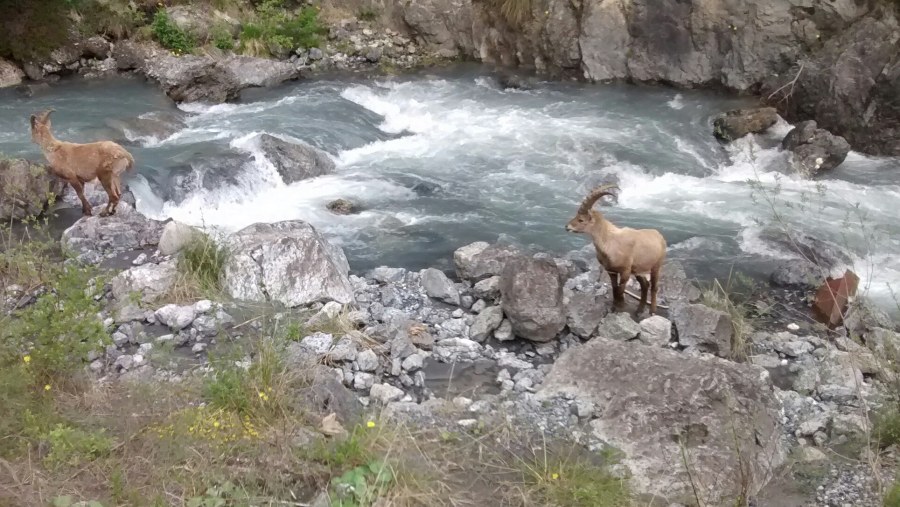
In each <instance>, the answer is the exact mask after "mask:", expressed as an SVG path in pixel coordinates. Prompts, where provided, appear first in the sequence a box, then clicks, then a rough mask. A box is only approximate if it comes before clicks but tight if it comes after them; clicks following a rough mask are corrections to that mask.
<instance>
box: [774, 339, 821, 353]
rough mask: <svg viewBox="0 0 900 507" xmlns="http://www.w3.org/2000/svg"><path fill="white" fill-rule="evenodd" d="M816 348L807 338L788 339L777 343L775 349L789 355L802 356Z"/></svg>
mask: <svg viewBox="0 0 900 507" xmlns="http://www.w3.org/2000/svg"><path fill="white" fill-rule="evenodd" d="M814 349H815V347H814V346H813V344H812V343H809V342H808V341H806V340H788V341H781V342H778V343H776V344H775V350H776V351H777V352H781V353H782V354H784V355H786V356H789V357H800V356H802V355H803V354H809V353H810V352H812V351H813V350H814Z"/></svg>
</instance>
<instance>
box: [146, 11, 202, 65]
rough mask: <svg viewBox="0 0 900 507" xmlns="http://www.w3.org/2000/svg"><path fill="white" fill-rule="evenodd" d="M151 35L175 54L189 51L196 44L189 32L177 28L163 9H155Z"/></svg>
mask: <svg viewBox="0 0 900 507" xmlns="http://www.w3.org/2000/svg"><path fill="white" fill-rule="evenodd" d="M151 26H152V28H153V36H154V37H155V38H156V40H157V41H159V43H160V44H162V46H163V47H164V48H166V49H168V50H170V51H172V52H173V53H175V54H176V55H180V54H184V53H190V52H191V50H193V49H194V46H196V42H195V41H194V38H193V37H192V36H191V34H189V33H187V32H185V31H184V30H182V29H181V28H178V26H177V25H175V23H173V22H172V20H171V19H169V15H168V14H167V13H166V11H165V9H160V10H158V11H156V15H155V16H154V17H153V24H152V25H151Z"/></svg>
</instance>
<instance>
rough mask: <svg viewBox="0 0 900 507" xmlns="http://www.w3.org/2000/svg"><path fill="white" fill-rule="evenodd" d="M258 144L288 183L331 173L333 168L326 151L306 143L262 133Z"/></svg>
mask: <svg viewBox="0 0 900 507" xmlns="http://www.w3.org/2000/svg"><path fill="white" fill-rule="evenodd" d="M259 146H260V148H261V149H262V150H263V152H265V154H266V158H267V159H268V160H269V161H270V162H272V164H273V165H274V166H275V168H276V169H278V172H279V173H280V174H281V178H282V179H283V180H284V182H285V183H288V184H290V183H293V182H295V181H301V180H305V179H309V178H314V177H316V176H322V175H325V174H331V173H332V172H333V171H334V168H335V165H334V161H333V160H331V157H329V156H328V154H327V153H325V152H324V151H322V150H320V149H318V148H315V147H313V146H310V145H308V144H306V143H299V142H289V141H285V140H283V139H279V138H277V137H274V136H270V135H269V134H262V135H261V136H259Z"/></svg>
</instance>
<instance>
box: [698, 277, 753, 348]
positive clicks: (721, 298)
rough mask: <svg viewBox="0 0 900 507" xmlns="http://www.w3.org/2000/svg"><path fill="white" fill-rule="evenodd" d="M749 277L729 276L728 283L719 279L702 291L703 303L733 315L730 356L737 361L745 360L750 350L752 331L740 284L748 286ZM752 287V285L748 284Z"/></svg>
mask: <svg viewBox="0 0 900 507" xmlns="http://www.w3.org/2000/svg"><path fill="white" fill-rule="evenodd" d="M747 280H748V279H745V278H744V277H741V276H735V277H729V280H728V282H727V283H726V285H722V283H721V282H719V280H713V281H712V283H711V284H710V285H709V286H708V287H707V288H706V289H704V290H703V291H701V294H700V296H701V303H703V304H704V305H706V306H709V307H710V308H714V309H716V310H719V311H722V312H725V313H727V314H728V316H729V317H731V330H732V336H731V351H730V354H729V357H730V358H731V359H733V360H735V361H744V360H745V359H746V358H747V354H748V352H749V344H748V343H747V339H748V338H749V336H750V334H751V333H752V329H751V326H750V322H749V319H748V318H747V308H746V306H745V305H744V303H742V302H741V301H742V298H743V296H744V294H743V293H742V292H741V289H739V288H738V286H746V284H747V283H749V282H748V281H747ZM748 287H752V285H750V286H748Z"/></svg>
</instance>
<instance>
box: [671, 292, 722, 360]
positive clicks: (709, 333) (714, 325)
mask: <svg viewBox="0 0 900 507" xmlns="http://www.w3.org/2000/svg"><path fill="white" fill-rule="evenodd" d="M669 316H670V317H671V318H672V321H673V322H674V323H675V328H676V329H677V330H678V342H679V343H680V344H681V345H683V346H685V347H697V348H698V349H700V350H702V351H704V352H709V353H711V354H715V355H717V356H720V357H729V356H730V355H731V353H732V349H731V346H732V345H731V338H732V335H733V333H734V330H733V329H732V326H731V316H730V315H728V314H727V313H725V312H722V311H719V310H716V309H713V308H710V307H708V306H706V305H701V304H686V303H680V302H679V303H677V304H674V305H672V307H671V308H670V309H669Z"/></svg>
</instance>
